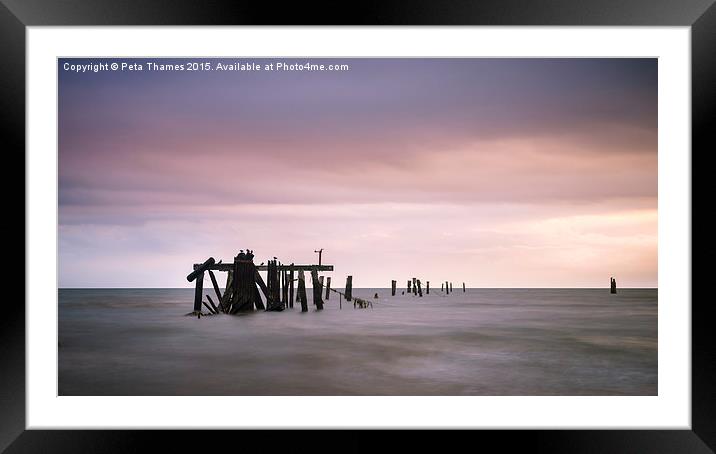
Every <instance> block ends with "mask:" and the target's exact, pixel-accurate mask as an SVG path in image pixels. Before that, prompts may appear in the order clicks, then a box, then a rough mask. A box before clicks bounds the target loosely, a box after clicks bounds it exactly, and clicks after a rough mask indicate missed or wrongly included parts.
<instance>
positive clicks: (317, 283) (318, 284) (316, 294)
mask: <svg viewBox="0 0 716 454" xmlns="http://www.w3.org/2000/svg"><path fill="white" fill-rule="evenodd" d="M311 283H312V284H313V304H315V305H316V308H317V309H318V310H319V311H322V310H323V299H322V298H321V294H322V293H323V282H322V280H321V279H320V278H319V277H318V270H317V269H316V268H313V269H312V270H311Z"/></svg>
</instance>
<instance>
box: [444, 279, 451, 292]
mask: <svg viewBox="0 0 716 454" xmlns="http://www.w3.org/2000/svg"><path fill="white" fill-rule="evenodd" d="M445 293H446V294H448V295H449V294H450V286H449V285H448V281H445Z"/></svg>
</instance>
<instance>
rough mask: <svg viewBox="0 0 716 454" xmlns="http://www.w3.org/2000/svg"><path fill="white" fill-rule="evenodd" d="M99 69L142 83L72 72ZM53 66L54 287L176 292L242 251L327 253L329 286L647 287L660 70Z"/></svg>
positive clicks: (644, 65) (385, 63)
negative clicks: (196, 267) (205, 266)
mask: <svg viewBox="0 0 716 454" xmlns="http://www.w3.org/2000/svg"><path fill="white" fill-rule="evenodd" d="M149 61H152V62H156V63H160V64H176V65H180V64H183V65H185V70H176V71H169V70H165V71H159V70H149V67H148V65H147V62H149ZM103 62H104V63H111V62H119V63H128V64H131V63H136V64H137V66H140V65H141V66H142V70H132V71H130V70H117V71H113V70H102V71H98V72H91V71H90V72H77V71H72V70H70V69H66V68H68V67H69V66H68V65H70V64H72V65H78V64H79V65H86V64H93V63H103ZM188 62H195V63H200V62H206V63H208V64H209V67H210V68H212V70H210V71H209V70H207V71H187V70H186V68H187V67H188V66H186V65H187V63H188ZM237 62H239V63H255V64H259V65H261V66H262V67H265V65H268V64H271V63H273V64H274V70H262V71H217V70H215V69H214V68H215V67H216V64H217V63H222V64H232V63H237ZM278 62H282V63H285V64H291V63H306V62H311V63H314V64H325V65H328V64H345V65H348V69H347V70H343V71H305V70H304V71H300V70H276V69H275V66H276V65H275V64H276V63H278ZM58 65H59V68H58V77H59V96H58V113H59V120H58V121H59V124H58V127H59V131H58V145H59V149H58V153H59V188H58V189H59V285H60V287H189V286H191V285H192V284H190V283H188V282H187V281H186V278H185V277H186V275H187V274H188V273H189V272H191V270H192V268H191V266H192V264H193V263H199V262H203V261H204V260H206V258H207V257H209V256H213V257H215V258H216V260H217V261H218V260H220V259H221V260H224V262H230V261H232V259H233V256H234V255H236V254H237V253H238V251H239V250H240V249H246V248H250V249H253V250H254V253H255V255H256V259H255V261H256V262H257V263H260V262H265V261H266V260H267V259H269V258H272V257H274V256H275V257H278V258H279V260H281V261H282V262H284V263H291V262H294V263H297V264H298V263H301V264H309V263H316V262H317V254H315V253H314V250H316V249H319V248H323V249H324V252H323V263H324V264H326V263H327V264H332V265H334V266H335V271H334V272H333V273H330V274H329V275H331V276H333V281H334V284H333V286H334V287H336V286H338V287H342V283H343V282H345V277H346V275H352V276H353V285H354V287H389V286H390V281H391V280H392V279H396V280H397V281H398V282H399V285H400V283H403V284H402V285H405V284H404V282H405V281H407V279H409V278H411V277H417V278H420V279H421V280H423V281H426V280H427V281H431V282H433V285H435V283H437V282H444V281H452V282H454V283H455V285H458V283H460V284H461V283H462V282H465V284H466V286H467V287H608V286H609V278H610V276H614V277H615V278H616V280H617V283H618V285H619V286H620V287H657V60H656V59H443V58H440V59H393V58H388V59H298V60H296V59H199V60H180V59H152V60H150V59H107V60H102V59H91V60H90V59H60V60H59V62H58ZM220 274H223V273H220ZM337 283H338V284H340V285H336V284H337Z"/></svg>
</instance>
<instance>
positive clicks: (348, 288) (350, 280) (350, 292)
mask: <svg viewBox="0 0 716 454" xmlns="http://www.w3.org/2000/svg"><path fill="white" fill-rule="evenodd" d="M345 297H346V301H350V300H351V299H352V298H353V276H347V277H346V294H345Z"/></svg>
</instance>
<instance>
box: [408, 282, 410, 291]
mask: <svg viewBox="0 0 716 454" xmlns="http://www.w3.org/2000/svg"><path fill="white" fill-rule="evenodd" d="M408 293H410V279H408Z"/></svg>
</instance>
